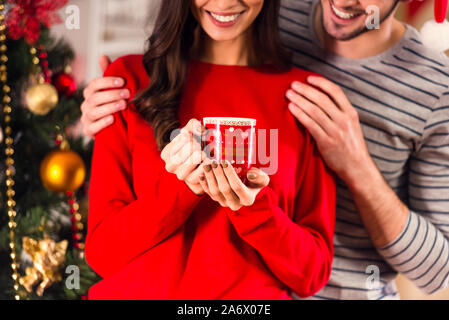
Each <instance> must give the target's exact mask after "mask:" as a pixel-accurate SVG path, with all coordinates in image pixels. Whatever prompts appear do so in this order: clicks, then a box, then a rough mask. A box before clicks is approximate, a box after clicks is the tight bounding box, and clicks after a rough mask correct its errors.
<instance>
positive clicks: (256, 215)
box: [85, 55, 335, 299]
mask: <svg viewBox="0 0 449 320" xmlns="http://www.w3.org/2000/svg"><path fill="white" fill-rule="evenodd" d="M105 75H106V76H121V77H123V78H125V79H126V87H127V88H128V89H129V90H130V91H131V97H133V96H134V95H135V94H136V93H137V92H138V91H139V90H141V89H143V88H145V87H147V86H148V84H149V79H148V76H147V74H146V72H145V69H144V67H143V64H142V56H141V55H132V56H126V57H122V58H119V59H118V60H116V61H115V62H114V63H113V64H112V65H110V67H109V68H108V70H107V71H106V73H105ZM308 75H309V73H307V72H304V71H301V70H299V69H291V71H288V72H285V73H270V72H266V71H262V70H257V69H255V68H251V67H245V66H221V65H213V64H208V63H203V62H199V61H192V63H191V67H190V71H189V76H188V79H187V83H186V86H185V89H184V94H183V98H182V103H181V105H180V107H179V119H180V122H181V126H184V125H185V124H186V123H187V122H188V121H189V120H190V119H191V118H196V119H198V120H201V119H202V117H211V116H229V117H248V118H256V119H257V128H258V129H259V128H265V129H267V130H268V129H278V130H279V146H278V152H279V161H278V162H279V167H278V171H277V173H275V174H274V175H272V176H271V181H270V184H269V186H267V187H265V188H263V189H262V190H261V192H260V193H259V194H258V196H257V198H256V201H255V203H254V204H253V205H252V206H251V207H243V208H241V209H240V210H238V211H236V212H234V211H232V210H230V209H229V208H223V207H221V206H220V204H219V203H217V202H215V201H213V200H211V199H210V198H209V196H208V195H204V196H197V195H195V194H194V193H193V192H192V191H191V190H190V189H189V188H188V187H187V186H186V185H185V183H184V182H182V181H179V180H178V179H177V177H176V175H174V174H172V173H168V172H167V171H166V170H165V163H164V162H163V161H162V159H161V157H160V152H158V150H157V147H156V143H155V139H154V136H153V132H152V128H151V126H150V125H149V124H148V123H147V122H145V121H144V120H143V118H142V117H141V116H140V115H139V114H138V113H137V112H136V111H135V110H134V107H133V106H132V105H131V106H130V108H128V109H126V110H124V111H122V112H118V113H116V114H115V115H114V119H115V122H114V124H113V125H111V126H109V127H108V128H106V129H104V130H103V131H101V132H100V133H98V134H97V136H96V138H95V147H94V154H93V161H92V176H91V180H90V191H89V193H90V204H89V205H90V207H89V220H88V235H87V239H86V248H85V253H86V259H87V262H88V263H89V265H90V266H91V267H92V268H93V269H94V270H95V271H96V272H97V273H98V274H99V275H100V276H101V277H102V278H103V280H102V281H100V282H99V283H97V284H95V285H94V286H92V287H91V288H90V291H89V299H290V297H291V291H292V290H293V291H294V292H296V293H297V294H298V295H299V296H301V297H305V296H309V295H312V294H314V293H315V292H317V291H318V290H319V289H321V288H322V287H323V286H324V284H325V283H326V282H327V280H328V278H329V276H330V272H331V263H332V256H333V245H332V237H333V232H334V219H335V183H334V179H333V177H332V175H331V174H330V173H329V171H328V169H327V168H326V166H325V164H324V163H323V160H322V159H321V157H320V155H319V153H318V151H317V149H316V147H315V144H314V142H313V141H312V140H311V137H310V135H309V134H308V133H307V132H306V131H305V129H304V128H303V127H301V126H300V125H299V123H298V122H297V121H296V119H295V118H294V117H293V116H292V115H291V113H290V111H289V110H288V108H287V101H286V100H285V98H284V96H285V92H286V90H287V89H288V88H289V86H290V84H291V82H292V81H294V80H299V81H303V82H304V81H305V79H306V77H307V76H308ZM256 132H257V131H256Z"/></svg>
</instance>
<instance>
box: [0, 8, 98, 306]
mask: <svg viewBox="0 0 449 320" xmlns="http://www.w3.org/2000/svg"><path fill="white" fill-rule="evenodd" d="M66 2H67V0H9V1H8V3H5V0H0V95H1V98H0V99H1V100H0V116H1V119H0V120H1V121H0V148H1V156H0V159H1V162H0V183H1V184H0V299H82V298H84V297H85V296H86V294H87V290H88V288H89V287H90V286H91V285H92V284H93V283H94V282H96V281H98V276H97V275H96V274H95V273H94V272H93V270H91V269H90V268H89V267H88V265H87V264H86V262H85V259H84V254H83V241H84V237H85V232H86V227H87V225H86V222H87V221H86V220H87V209H88V208H87V193H88V192H87V190H88V186H87V183H86V181H88V180H89V176H90V175H89V168H90V159H91V154H92V147H93V145H92V142H88V143H85V142H84V140H83V138H82V137H80V136H78V137H77V136H75V135H73V134H71V131H73V130H71V129H72V128H73V126H74V125H75V124H76V123H77V122H78V120H79V118H80V116H81V112H80V105H81V103H82V100H83V98H82V91H81V88H77V85H76V83H75V82H74V80H73V78H72V76H71V75H70V64H71V62H72V60H73V59H74V52H73V50H72V48H71V47H70V46H69V45H68V44H67V43H66V42H65V41H64V40H63V39H59V40H56V39H54V38H53V37H52V36H51V34H50V27H51V26H52V25H53V24H55V23H57V22H58V20H59V18H58V16H57V13H56V10H57V9H59V8H61V7H63V6H64V5H65V4H66Z"/></svg>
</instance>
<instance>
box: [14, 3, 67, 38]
mask: <svg viewBox="0 0 449 320" xmlns="http://www.w3.org/2000/svg"><path fill="white" fill-rule="evenodd" d="M67 1H68V0H9V1H8V2H9V3H11V4H12V8H11V10H10V11H9V12H8V17H7V19H6V21H5V23H6V26H7V27H8V29H9V30H8V33H9V36H10V37H11V39H13V40H18V39H20V38H22V37H25V41H26V42H27V43H28V44H29V45H33V44H35V43H36V41H37V40H38V39H39V36H40V34H41V24H42V25H44V26H45V27H47V28H50V27H51V26H52V25H54V24H58V23H61V22H62V20H61V18H60V17H59V15H58V14H57V13H56V11H57V10H58V9H60V8H62V7H64V6H65V5H66V4H67Z"/></svg>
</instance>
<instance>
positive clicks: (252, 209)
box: [228, 187, 278, 236]
mask: <svg viewBox="0 0 449 320" xmlns="http://www.w3.org/2000/svg"><path fill="white" fill-rule="evenodd" d="M277 203H278V196H277V194H276V193H275V192H274V191H273V190H272V189H271V188H269V187H264V188H263V189H262V190H260V192H259V193H258V194H257V196H256V199H255V201H254V203H253V205H252V206H249V207H248V206H246V207H241V208H240V209H239V210H237V211H232V210H228V217H229V219H230V221H231V222H232V224H233V225H234V227H235V228H236V230H237V232H238V233H239V234H240V235H241V236H243V235H246V234H248V233H251V232H252V231H254V230H256V229H257V228H258V227H259V226H260V225H262V224H264V223H265V222H267V221H268V220H270V219H271V218H272V217H274V212H275V210H274V208H275V207H276V206H277Z"/></svg>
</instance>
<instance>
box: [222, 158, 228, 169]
mask: <svg viewBox="0 0 449 320" xmlns="http://www.w3.org/2000/svg"><path fill="white" fill-rule="evenodd" d="M221 165H222V166H223V167H224V168H227V167H228V162H227V161H226V160H221Z"/></svg>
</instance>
